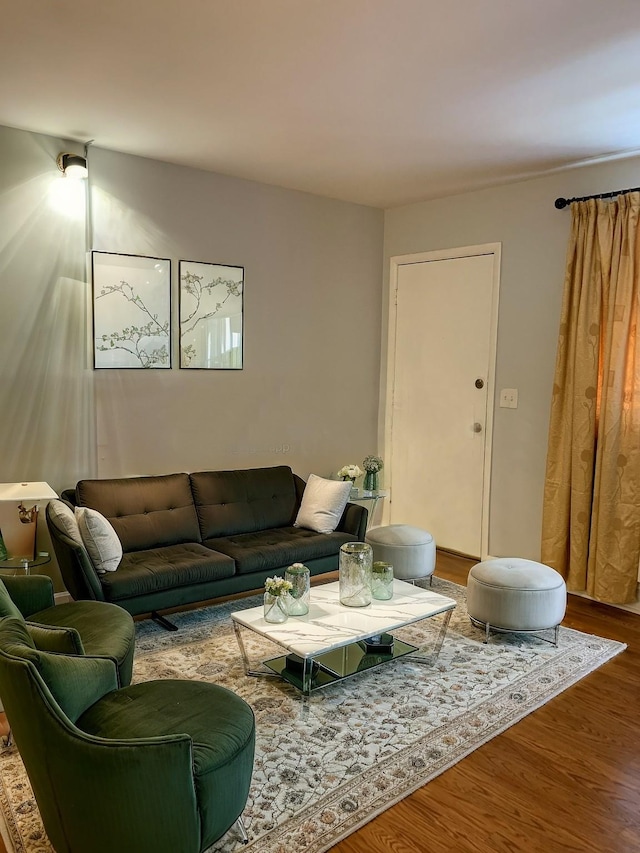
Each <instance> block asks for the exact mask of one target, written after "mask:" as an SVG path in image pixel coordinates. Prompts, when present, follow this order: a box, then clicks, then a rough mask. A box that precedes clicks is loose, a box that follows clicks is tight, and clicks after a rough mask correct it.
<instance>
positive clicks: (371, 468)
mask: <svg viewBox="0 0 640 853" xmlns="http://www.w3.org/2000/svg"><path fill="white" fill-rule="evenodd" d="M362 467H363V468H364V470H365V471H367V472H368V473H369V474H377V473H378V471H382V469H383V468H384V462H383V461H382V459H381V458H380V457H379V456H365V457H364V461H363V462H362Z"/></svg>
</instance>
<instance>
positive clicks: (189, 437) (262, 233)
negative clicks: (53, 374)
mask: <svg viewBox="0 0 640 853" xmlns="http://www.w3.org/2000/svg"><path fill="white" fill-rule="evenodd" d="M89 167H90V174H91V182H92V192H93V226H94V239H93V246H94V248H95V249H98V250H102V251H109V252H125V253H132V254H145V255H155V256H160V257H170V258H171V260H172V263H173V270H172V276H173V293H174V304H173V315H174V333H177V310H178V301H177V276H178V264H177V262H178V260H179V259H185V260H192V261H206V262H211V263H222V264H232V265H240V266H244V268H245V289H244V311H245V325H244V369H243V370H241V371H224V370H204V371H203V370H180V369H179V368H178V358H177V351H176V349H175V348H174V360H173V364H174V367H173V369H171V370H126V371H125V370H115V371H114V370H102V371H96V374H95V383H96V400H97V418H98V472H99V475H100V476H103V477H104V476H124V475H131V474H154V473H164V472H171V471H190V470H191V471H192V470H202V469H223V468H248V467H254V466H262V465H272V464H282V463H284V464H288V465H290V466H291V467H292V468H293V470H294V471H296V472H297V473H299V474H300V475H302V476H305V477H306V475H307V474H309V473H310V472H315V473H318V474H321V475H325V476H328V475H330V474H331V473H332V472H335V471H336V470H337V469H338V468H339V467H340V466H342V465H344V464H345V463H347V462H360V461H361V460H362V459H363V458H364V456H365V455H366V454H367V453H373V452H376V450H377V445H376V438H377V433H376V416H377V407H378V376H379V369H380V367H379V330H380V323H381V311H382V305H381V257H382V239H383V213H382V211H380V210H376V209H373V208H368V207H363V206H360V205H354V204H345V203H344V202H338V201H334V200H331V199H324V198H319V197H316V196H312V195H309V194H305V193H299V192H292V191H290V190H284V189H280V188H277V187H270V186H266V185H262V184H258V183H255V182H251V181H245V180H239V179H236V178H230V177H225V176H222V175H217V174H212V173H208V172H202V171H199V170H196V169H189V168H184V167H180V166H174V165H170V164H167V163H160V162H157V161H153V160H148V159H144V158H140V157H133V156H129V155H125V154H118V153H114V152H109V151H105V150H100V149H96V150H94V149H91V151H90V159H89ZM174 338H175V334H174Z"/></svg>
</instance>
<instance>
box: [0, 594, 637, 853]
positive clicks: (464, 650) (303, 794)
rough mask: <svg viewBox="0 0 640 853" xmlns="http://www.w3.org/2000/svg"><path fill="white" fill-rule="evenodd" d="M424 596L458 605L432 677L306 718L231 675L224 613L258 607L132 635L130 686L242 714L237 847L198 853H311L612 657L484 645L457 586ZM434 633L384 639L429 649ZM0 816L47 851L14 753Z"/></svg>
mask: <svg viewBox="0 0 640 853" xmlns="http://www.w3.org/2000/svg"><path fill="white" fill-rule="evenodd" d="M433 588H434V591H435V592H440V593H441V594H443V595H447V596H449V597H452V598H455V599H456V600H457V601H458V606H457V607H456V610H455V611H454V613H453V617H452V619H451V623H450V626H449V631H448V633H447V638H446V640H445V643H444V645H443V647H442V651H441V653H440V657H439V658H438V661H437V664H436V665H435V666H434V667H425V666H422V665H420V664H417V663H412V662H411V661H410V659H400V660H398V661H395V662H393V663H390V664H388V665H386V666H382V667H379V668H378V669H373V670H369V671H368V672H366V673H363V674H361V675H357V676H354V677H353V678H351V679H349V680H348V681H345V682H342V683H340V684H336V685H333V686H331V687H329V688H326V689H324V690H322V691H319V692H318V693H316V694H313V695H312V697H311V700H310V702H309V703H308V707H307V710H304V709H303V703H302V702H301V700H300V696H299V694H298V693H297V691H296V690H295V689H294V688H292V687H290V686H289V685H287V684H285V683H283V682H280V681H278V680H277V679H256V678H247V677H245V675H244V673H243V669H242V663H241V659H240V655H239V652H238V648H237V645H236V641H235V638H234V634H233V629H232V625H231V620H230V613H231V612H232V611H233V610H235V609H241V608H245V607H250V606H251V607H253V606H255V605H257V604H258V603H259V602H260V599H259V598H257V597H255V598H249V599H247V598H245V599H243V600H240V601H234V602H228V603H226V604H220V605H214V606H212V607H207V608H203V609H201V610H197V611H191V612H188V613H182V614H179V615H174V617H172V618H173V619H174V621H175V622H176V624H178V625H179V627H180V631H179V632H176V633H169V632H166V631H164V630H163V629H162V628H160V627H159V626H158V625H156V624H155V623H154V622H151V621H145V622H142V623H138V626H137V631H138V636H137V648H136V659H135V667H134V680H136V681H147V680H149V679H152V678H194V679H202V680H205V681H211V682H214V683H216V684H220V685H223V686H224V687H228V688H230V689H232V690H234V691H235V692H236V693H238V694H240V695H241V696H242V697H243V698H244V699H246V701H247V702H249V703H250V704H251V705H252V707H253V709H254V711H255V715H256V722H257V744H256V760H255V769H254V775H253V783H252V788H251V793H250V795H249V801H248V803H247V807H246V810H245V812H244V821H245V825H246V828H247V832H248V834H249V838H250V844H249V846H248V847H244V848H242V847H239V846H238V845H239V837H238V835H237V834H236V832H235V831H234V830H233V829H232V830H231V831H230V832H229V833H228V834H227V835H226V836H225V837H224V838H222V839H221V840H220V841H219V842H218V843H217V844H215V845H214V846H213V847H212V848H211V849H210V853H214V852H215V853H231V851H236V853H237V851H238V850H253V851H260V853H291V851H292V850H296V851H299V852H300V853H303V851H304V853H323V851H326V850H328V849H329V848H330V847H332V846H333V845H334V844H336V843H337V842H338V841H340V840H341V839H342V838H344V837H345V836H347V835H349V834H350V833H351V832H353V831H354V830H356V829H358V827H360V826H362V825H363V824H365V823H367V821H369V820H371V819H372V818H374V817H375V816H376V815H378V814H380V812H382V811H384V810H385V809H387V808H389V806H391V805H393V804H394V803H396V802H398V801H399V800H401V799H402V798H403V797H406V796H407V795H408V794H410V793H411V792H412V791H414V790H415V789H416V788H419V787H420V786H421V785H424V784H425V783H426V782H428V781H429V780H430V779H433V778H434V777H435V776H437V775H438V774H440V773H442V772H443V771H444V770H446V769H447V768H448V767H451V766H452V765H453V764H455V763H456V762H457V761H460V759H461V758H464V756H465V755H468V754H469V753H470V752H472V751H473V750H474V749H477V748H478V747H479V746H481V745H482V744H483V743H486V742H487V741H488V740H490V739H491V738H493V737H495V736H496V735H498V734H499V733H500V732H502V731H504V730H505V729H507V728H508V727H509V726H512V725H513V724H514V723H516V722H518V720H520V719H522V717H524V716H526V715H527V714H529V713H531V712H532V711H534V710H535V709H536V708H539V707H540V706H541V705H543V704H544V703H545V702H548V701H549V700H550V699H551V698H553V697H554V696H556V695H557V694H558V693H560V692H561V691H562V690H564V689H566V688H567V687H569V686H570V685H571V684H574V683H575V682H576V681H578V680H579V679H580V678H582V677H584V676H585V675H587V674H588V673H589V672H591V671H592V670H594V669H596V668H597V667H599V666H600V665H601V664H603V663H604V662H605V661H607V660H609V659H610V658H612V657H613V656H614V655H616V654H618V653H619V652H620V651H622V650H623V649H624V648H625V647H624V645H622V644H621V643H617V642H614V641H613V640H606V639H602V638H600V637H594V636H589V635H587V634H582V633H580V632H578V631H573V630H571V629H568V628H564V629H561V632H560V643H559V647H558V648H557V649H556V648H554V647H553V646H552V645H549V644H548V643H545V642H543V641H541V640H539V639H536V638H534V637H532V636H530V635H525V634H519V635H515V634H502V635H497V636H494V638H493V639H492V641H491V643H490V644H489V645H484V644H483V643H482V640H483V632H482V631H480V630H479V629H477V628H474V627H473V626H472V625H471V623H470V622H469V619H468V616H467V612H466V606H465V589H464V587H461V586H457V585H456V584H453V583H449V582H447V581H444V580H439V579H434V587H433ZM312 595H313V590H312ZM438 621H439V618H438V617H436V618H434V619H433V620H426V622H424V623H422V624H418V625H414V626H410V627H408V628H405V629H403V630H402V631H399V632H396V636H398V637H401V638H402V639H405V640H406V641H407V642H410V643H413V644H415V645H422V644H423V643H428V642H430V641H431V640H433V638H434V637H435V634H436V633H437V630H438V627H439V625H438V624H437V623H438ZM247 645H248V649H249V650H250V654H251V655H252V656H253V655H255V656H256V658H257V659H259V658H266V657H269V656H271V655H273V654H278V653H279V652H278V650H277V649H276V648H275V647H271V648H270V647H269V644H268V643H266V642H265V641H264V640H261V639H260V638H258V637H257V636H256V637H255V640H254V639H252V640H251V642H250V643H248V644H247ZM0 805H1V808H2V813H3V815H4V821H5V826H4V833H3V834H4V836H5V838H6V841H8V842H9V843H8V845H7V846H8V849H9V850H11V849H12V847H11V846H10V845H13V850H15V851H16V853H52V848H51V846H50V844H49V842H48V840H47V838H46V835H45V833H44V830H43V828H42V823H41V821H40V816H39V814H38V810H37V806H36V804H35V801H34V799H33V794H32V792H31V789H30V787H29V782H28V779H27V776H26V774H25V772H24V768H23V766H22V763H21V761H20V756H19V754H18V752H17V751H16V749H15V748H13V747H12V748H8V749H5V750H4V751H3V752H2V754H0Z"/></svg>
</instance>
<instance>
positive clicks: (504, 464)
mask: <svg viewBox="0 0 640 853" xmlns="http://www.w3.org/2000/svg"><path fill="white" fill-rule="evenodd" d="M639 184H640V159H639V158H633V159H628V160H624V161H622V160H620V161H616V162H611V163H606V164H598V165H590V166H585V167H581V168H577V169H570V170H565V171H563V172H558V173H556V174H553V175H550V176H547V177H544V178H538V179H535V180H530V181H524V182H520V183H514V184H510V185H507V186H502V187H496V188H493V189H487V190H482V191H478V192H473V193H466V194H464V195H458V196H453V197H450V198H446V199H440V200H436V201H429V202H424V203H421V204H414V205H408V206H405V207H400V208H395V209H393V210H388V211H386V213H385V238H384V298H383V310H384V312H385V315H386V312H387V306H388V288H389V259H390V258H391V257H392V256H395V255H403V254H409V253H414V252H416V253H417V252H425V251H431V250H437V249H446V248H456V247H461V246H468V245H477V244H481V243H494V242H500V243H502V274H501V289H500V312H499V320H498V324H499V325H498V351H497V369H496V389H497V391H498V392H499V389H500V388H517V389H518V391H519V400H518V408H517V409H501V408H499V407H498V406H497V405H496V406H495V408H494V412H495V414H494V436H493V460H492V490H491V505H490V525H489V528H490V529H489V552H490V553H491V554H493V555H495V556H507V555H519V556H522V557H527V558H530V559H539V557H540V536H541V521H542V496H543V484H544V471H545V460H546V450H547V430H548V423H549V411H550V404H551V386H552V382H553V372H554V366H555V354H556V342H557V335H558V324H559V316H560V307H561V302H562V290H563V284H564V264H565V254H566V247H567V242H568V237H569V224H570V213H569V211H568V209H565V210H563V211H558V210H556V209H555V207H554V201H555V199H556V198H557V197H558V196H562V197H566V198H568V197H574V196H583V195H587V194H592V193H599V192H607V191H611V190H616V189H624V188H627V187H636V186H638V185H639ZM383 330H386V316H385V317H384V318H383ZM384 349H385V346H384V345H383V351H384ZM382 369H383V374H384V371H385V370H386V363H385V362H384V360H383V365H382ZM443 369H446V365H445V366H443ZM381 388H382V389H384V382H383V383H382V385H381ZM382 394H384V390H383V391H382ZM496 403H497V401H496ZM383 409H384V399H382V401H381V411H383ZM382 428H383V422H382V421H380V429H382Z"/></svg>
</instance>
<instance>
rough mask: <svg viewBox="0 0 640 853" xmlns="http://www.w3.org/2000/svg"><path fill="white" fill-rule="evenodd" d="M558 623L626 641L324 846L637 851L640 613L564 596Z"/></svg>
mask: <svg viewBox="0 0 640 853" xmlns="http://www.w3.org/2000/svg"><path fill="white" fill-rule="evenodd" d="M474 562H475V561H471V560H465V559H463V558H461V557H454V556H452V555H450V554H445V553H441V552H438V558H437V568H436V574H437V575H438V576H440V577H443V578H447V579H448V580H452V581H455V582H456V583H461V584H465V583H466V577H467V573H468V570H469V568H470V567H471V566H472V565H473V564H474ZM563 624H564V625H566V626H568V627H570V628H576V629H577V630H580V631H585V632H587V633H592V634H598V635H600V636H603V637H610V638H612V639H615V640H620V641H622V642H624V643H627V646H628V648H627V650H626V651H624V652H622V653H621V654H619V655H617V656H616V657H615V658H614V659H613V660H611V661H609V662H608V663H606V664H605V665H604V666H602V667H601V668H600V669H598V670H596V672H594V673H591V675H588V676H587V677H586V678H584V679H582V680H581V681H579V682H578V683H577V684H575V685H574V686H573V687H570V688H569V689H568V690H566V691H564V693H562V694H561V695H560V696H558V697H556V698H555V699H552V700H551V701H550V702H549V703H548V704H547V705H545V706H544V707H543V708H540V709H539V710H537V711H535V712H534V713H532V714H530V715H529V716H528V717H525V719H524V720H522V721H521V722H519V723H517V724H516V725H515V726H512V727H511V728H510V729H508V730H507V731H506V732H504V733H503V734H502V735H500V736H498V737H497V738H494V739H493V740H492V741H490V742H489V743H487V744H485V746H483V747H481V748H480V749H477V750H476V751H475V752H473V753H472V754H471V755H470V756H468V757H467V758H464V759H463V760H462V761H461V762H459V763H458V764H457V765H455V767H452V768H451V769H449V770H447V771H446V772H445V773H443V774H442V775H441V776H439V777H438V778H436V779H434V780H433V781H432V782H430V783H429V784H428V785H425V786H424V787H423V788H421V789H420V790H419V791H417V792H416V793H415V794H413V795H412V796H410V797H407V798H406V799H405V800H402V802H400V803H399V804H398V805H397V806H394V807H393V808H391V809H389V810H388V811H386V812H384V813H383V814H382V815H380V816H379V817H378V818H376V819H375V820H373V821H371V822H370V823H368V824H367V825H366V826H364V827H363V828H362V829H361V830H360V831H359V832H356V833H354V834H353V835H350V836H349V837H348V838H347V839H345V840H344V841H342V842H341V843H340V844H337V845H336V846H335V847H333V848H332V851H331V853H383V851H384V853H410V851H411V853H415V851H425V853H426V851H428V853H445V851H446V853H472V851H473V853H538V851H540V853H543V851H544V853H547V851H549V853H556V851H557V852H558V853H559V852H560V851H562V853H637V852H638V853H640V616H638V615H637V614H633V613H629V612H626V611H624V610H619V609H617V608H614V607H608V606H606V605H603V604H597V603H595V602H592V601H589V600H588V599H584V598H579V597H577V596H574V595H571V596H569V606H568V609H567V615H566V617H565V621H564V623H563Z"/></svg>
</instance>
